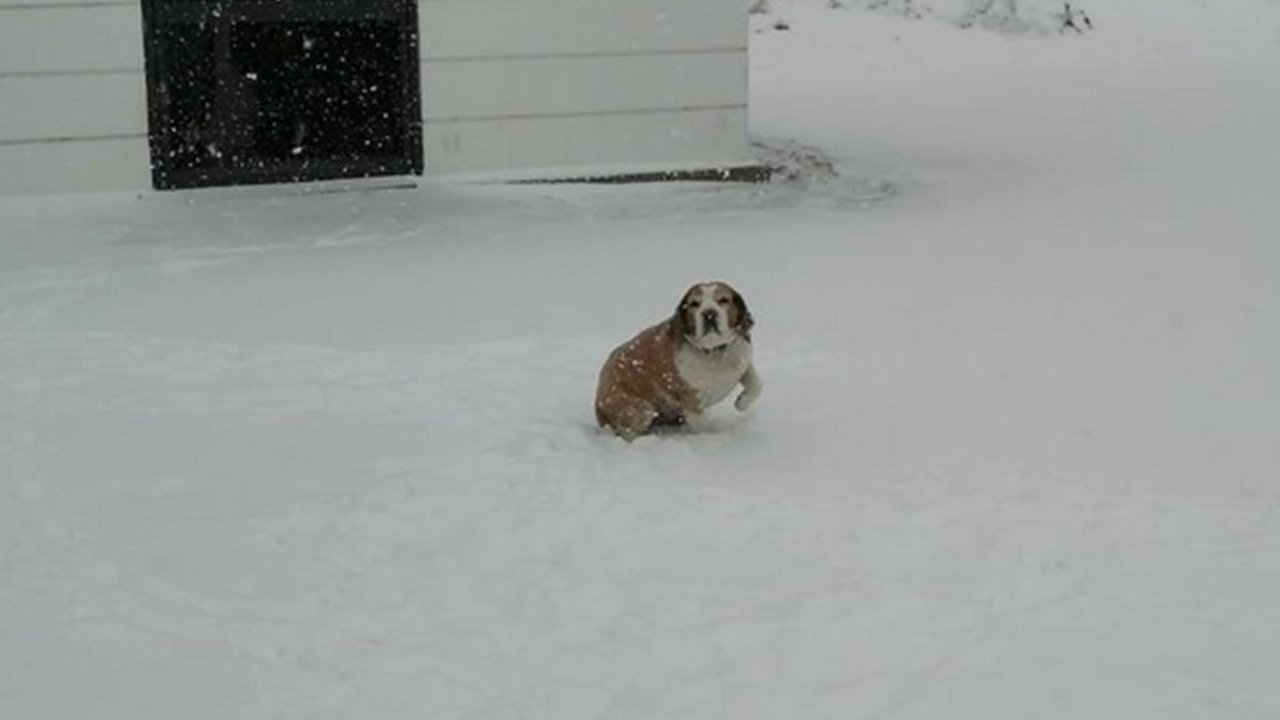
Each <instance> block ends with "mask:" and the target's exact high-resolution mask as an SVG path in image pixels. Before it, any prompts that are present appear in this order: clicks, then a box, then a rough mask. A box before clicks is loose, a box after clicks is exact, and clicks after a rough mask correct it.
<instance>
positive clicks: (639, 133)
mask: <svg viewBox="0 0 1280 720" xmlns="http://www.w3.org/2000/svg"><path fill="white" fill-rule="evenodd" d="M419 23H420V26H421V38H420V44H421V48H422V85H423V97H422V107H423V119H424V128H423V134H424V137H423V144H424V148H425V153H426V167H427V173H428V174H431V175H441V174H450V173H484V172H491V171H505V170H515V171H521V170H530V171H534V170H536V169H538V168H565V167H574V166H577V167H594V168H599V169H601V170H607V169H609V168H615V167H616V168H630V167H641V166H662V165H669V166H672V167H675V166H698V165H703V166H705V165H709V164H717V163H733V162H738V161H743V160H745V159H746V158H747V157H748V153H747V145H746V123H747V112H746V103H747V47H746V46H747V20H746V13H745V2H744V0H419ZM143 67H144V65H143V43H142V17H141V4H140V2H139V0H0V194H4V193H15V192H76V191H84V190H102V189H116V190H138V189H144V188H148V187H150V185H151V180H150V170H149V157H148V149H147V141H146V134H147V109H146V90H145V78H144V73H143Z"/></svg>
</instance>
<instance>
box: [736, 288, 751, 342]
mask: <svg viewBox="0 0 1280 720" xmlns="http://www.w3.org/2000/svg"><path fill="white" fill-rule="evenodd" d="M733 306H734V307H735V308H736V309H737V310H738V324H737V325H736V326H735V327H737V328H738V332H740V333H742V336H743V337H745V338H746V339H748V340H750V339H751V328H753V327H755V324H756V319H755V318H753V317H751V311H750V310H748V309H747V301H746V300H743V299H742V295H741V294H740V293H739V292H738V291H737V290H734V291H733Z"/></svg>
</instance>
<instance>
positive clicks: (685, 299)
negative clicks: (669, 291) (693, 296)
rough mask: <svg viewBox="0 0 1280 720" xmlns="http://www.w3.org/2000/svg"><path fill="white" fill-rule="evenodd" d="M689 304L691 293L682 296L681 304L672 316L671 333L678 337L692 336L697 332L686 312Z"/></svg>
mask: <svg viewBox="0 0 1280 720" xmlns="http://www.w3.org/2000/svg"><path fill="white" fill-rule="evenodd" d="M688 304H689V292H686V293H685V294H684V295H681V296H680V303H679V304H678V305H676V312H675V314H674V315H672V316H671V331H672V332H674V333H676V334H677V335H680V336H684V335H692V334H694V333H695V332H697V330H698V329H697V328H696V327H694V326H693V321H692V320H690V318H689V313H688V312H686V306H687V305H688Z"/></svg>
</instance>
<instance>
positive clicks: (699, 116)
mask: <svg viewBox="0 0 1280 720" xmlns="http://www.w3.org/2000/svg"><path fill="white" fill-rule="evenodd" d="M418 20H419V24H420V27H421V34H420V42H421V46H422V112H423V119H424V127H423V145H424V147H425V152H426V168H427V173H428V174H429V175H439V174H448V173H459V172H462V173H468V172H480V173H483V172H489V171H502V170H522V169H528V170H534V169H537V168H548V167H551V168H564V167H571V166H594V167H597V168H601V169H604V168H607V167H616V168H626V167H634V166H661V165H664V164H665V165H670V166H698V165H702V166H706V165H709V164H716V163H732V162H742V161H744V160H746V159H747V158H748V149H747V143H746V135H747V16H746V2H744V0H420V2H419V4H418ZM534 174H536V173H534Z"/></svg>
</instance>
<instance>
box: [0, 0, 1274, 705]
mask: <svg viewBox="0 0 1280 720" xmlns="http://www.w3.org/2000/svg"><path fill="white" fill-rule="evenodd" d="M772 5H773V6H774V8H775V12H777V13H785V15H786V20H787V22H788V24H789V26H790V30H789V31H787V32H778V31H774V30H772V29H770V26H771V17H770V16H760V15H757V16H754V18H753V22H754V23H755V25H756V27H757V29H758V30H759V32H758V33H757V34H755V35H754V36H753V47H752V55H753V64H754V67H753V80H752V82H753V88H752V90H753V93H754V95H753V103H754V106H753V112H754V117H753V125H754V129H755V131H756V132H757V133H759V134H760V135H761V136H767V137H788V138H796V139H798V140H800V141H802V142H805V143H809V144H813V145H816V146H820V147H822V148H824V149H826V150H827V151H829V152H830V153H831V154H833V155H834V156H835V157H837V158H838V159H839V160H840V163H841V170H842V171H843V173H844V177H843V179H841V180H838V181H830V182H821V181H815V182H813V183H812V184H811V185H809V186H805V185H804V184H803V183H796V184H790V185H775V186H770V187H763V188H760V187H755V188H752V187H714V186H686V187H665V186H650V187H626V188H564V187H546V188H534V187H520V188H499V187H476V186H451V185H445V184H427V185H425V186H424V187H423V188H421V189H419V190H414V191H406V190H380V191H359V192H350V193H326V194H307V193H303V192H300V191H298V190H290V189H271V190H265V189H250V190H232V191H213V192H204V193H195V194H186V195H182V194H179V195H146V196H144V197H141V198H135V197H121V196H87V197H76V198H43V199H32V198H27V199H6V200H2V201H0V707H3V708H4V710H3V713H2V714H3V715H4V716H5V717H13V718H23V719H24V720H46V719H55V718H57V719H60V718H76V717H92V718H99V719H103V720H116V719H121V720H123V719H128V720H136V719H138V718H177V717H181V718H210V719H217V720H226V719H227V718H261V719H267V718H308V719H314V718H351V719H360V720H369V719H372V718H477V719H483V720H498V719H502V718H548V719H551V718H556V719H562V718H565V719H567V718H602V717H609V718H646V719H651V718H690V719H691V720H692V719H695V718H696V719H698V720H705V719H706V718H770V719H771V720H772V719H775V718H815V719H817V718H833V717H842V718H894V719H896V720H903V719H907V718H947V719H948V720H958V719H961V718H973V719H980V720H987V719H988V718H1038V719H1048V718H1083V717H1089V718H1125V719H1126V720H1132V719H1135V718H1151V719H1153V720H1155V719H1159V720H1169V719H1171V718H1196V719H1197V720H1203V719H1205V718H1222V719H1223V720H1228V719H1229V720H1241V719H1243V718H1273V717H1276V716H1277V715H1280V688H1277V686H1276V684H1275V678H1276V677H1278V676H1280V654H1278V653H1277V650H1276V648H1277V647H1278V646H1280V611H1277V607H1280V489H1278V487H1277V484H1276V479H1277V477H1280V417H1278V411H1277V408H1278V407H1280V373H1277V371H1276V369H1277V367H1280V243H1278V242H1277V231H1276V228H1277V227H1280V207H1278V206H1277V204H1276V199H1277V197H1280V195H1278V194H1277V189H1278V188H1280V143H1278V142H1276V138H1275V133H1276V128H1278V127H1280V6H1278V5H1276V4H1275V3H1273V2H1262V1H1261V0H1258V1H1256V2H1254V1H1251V0H1239V1H1236V2H1215V3H1207V2H1206V3H1201V2H1194V1H1193V0H1161V1H1160V2H1145V3H1136V2H1122V1H1121V0H1111V2H1104V1H1102V0H1096V1H1093V2H1090V3H1089V5H1088V10H1089V12H1090V13H1091V16H1092V18H1093V21H1094V23H1095V25H1096V26H1097V29H1096V30H1095V32H1093V33H1091V34H1088V35H1085V36H1081V37H1078V38H1075V37H1072V38H1059V37H1056V36H1044V35H1039V34H1035V33H1028V34H1023V35H1018V36H1013V37H1009V36H1005V35H1001V34H994V33H989V32H984V31H981V30H979V29H977V28H975V29H972V30H969V31H964V30H959V29H957V28H955V27H954V26H953V25H952V24H949V23H942V22H932V21H929V20H922V21H910V20H907V19H903V18H901V17H896V16H893V15H884V14H879V13H870V12H864V11H863V10H862V9H861V8H860V7H849V8H846V9H843V10H840V9H831V8H829V7H828V3H827V2H826V0H822V1H821V2H819V0H812V1H811V2H804V3H797V4H786V5H783V4H781V3H779V2H773V3H772ZM1137 5H1141V6H1144V7H1134V6H1137ZM886 189H893V190H894V191H895V192H894V193H893V194H892V196H891V197H886V195H888V194H889V193H886V192H884V191H885V190H886ZM709 277H722V278H725V279H728V280H730V281H732V282H734V283H735V284H736V285H737V286H739V288H740V289H741V290H743V292H744V293H745V294H746V296H747V299H748V301H749V302H750V303H751V304H752V310H753V313H754V314H755V316H756V319H757V321H758V322H759V326H758V328H757V332H756V335H757V344H758V352H757V360H758V364H759V367H760V370H761V373H762V374H763V377H764V380H765V384H766V385H765V394H764V397H763V398H762V399H761V401H760V403H759V405H758V406H757V409H755V410H753V412H752V413H751V414H750V415H748V416H739V415H737V414H735V413H734V412H733V411H732V409H731V408H722V409H721V410H720V411H719V413H718V414H717V419H718V420H717V427H716V428H715V431H714V432H711V433H709V434H706V435H699V436H672V437H662V438H645V439H642V440H640V441H638V442H636V443H634V444H632V445H627V444H624V443H622V442H620V441H618V440H616V439H614V438H611V437H609V436H607V435H604V434H602V433H600V432H598V431H597V430H596V429H595V428H594V427H593V425H592V417H591V408H590V404H591V393H592V389H593V388H592V384H593V382H594V378H595V374H596V371H597V369H598V366H599V363H600V362H601V361H602V360H603V358H604V355H605V353H607V352H608V350H609V348H611V347H613V345H614V344H616V343H617V342H618V341H620V340H621V339H623V338H625V337H626V336H627V335H629V334H630V333H633V332H635V331H636V330H638V329H639V328H641V327H643V326H644V325H646V324H648V323H650V322H653V321H655V320H657V319H659V318H660V317H662V316H663V315H664V314H666V313H667V312H669V311H670V310H671V309H672V308H674V305H675V301H676V300H677V298H678V295H679V293H680V291H681V290H683V288H684V286H685V285H686V284H687V283H689V282H692V281H695V280H700V279H705V278H709Z"/></svg>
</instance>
